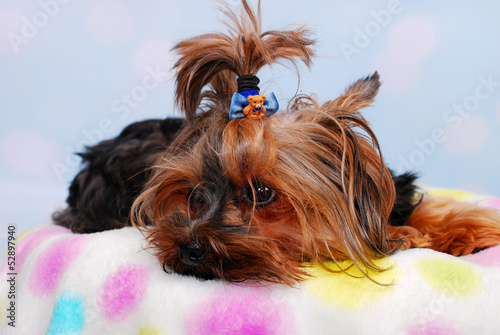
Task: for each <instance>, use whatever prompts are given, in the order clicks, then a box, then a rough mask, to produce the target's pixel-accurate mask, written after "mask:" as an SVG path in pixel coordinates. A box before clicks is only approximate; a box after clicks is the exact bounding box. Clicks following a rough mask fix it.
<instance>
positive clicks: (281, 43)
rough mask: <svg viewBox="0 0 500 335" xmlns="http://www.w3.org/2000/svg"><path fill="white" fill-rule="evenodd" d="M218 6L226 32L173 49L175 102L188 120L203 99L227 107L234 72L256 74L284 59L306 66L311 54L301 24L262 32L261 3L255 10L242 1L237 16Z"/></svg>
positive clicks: (310, 43)
mask: <svg viewBox="0 0 500 335" xmlns="http://www.w3.org/2000/svg"><path fill="white" fill-rule="evenodd" d="M219 10H220V11H221V12H222V13H223V14H224V16H225V17H226V21H225V24H226V26H227V27H228V33H226V34H224V33H210V34H203V35H198V36H195V37H192V38H189V39H186V40H184V41H181V42H180V43H178V44H177V45H176V46H174V48H173V49H174V50H175V51H176V52H177V53H178V55H179V59H178V61H177V63H176V64H175V66H174V68H175V70H176V91H175V95H176V104H177V105H178V107H179V108H180V109H181V111H183V112H184V113H185V114H186V117H187V119H188V121H193V120H194V119H195V117H196V115H197V112H198V110H199V107H200V104H201V100H202V99H203V98H208V99H218V101H212V105H213V103H215V104H219V105H220V104H221V103H222V104H223V105H224V104H227V106H229V101H230V99H231V94H232V92H235V91H236V90H237V86H236V85H237V84H236V76H238V77H240V76H243V75H256V73H257V72H258V71H259V70H260V69H261V68H262V67H263V66H265V65H272V64H273V63H276V62H279V61H283V60H286V61H290V62H292V63H293V64H296V61H297V59H299V60H301V61H303V62H304V63H305V64H306V65H307V66H308V67H309V66H310V64H311V59H312V57H313V56H314V50H313V45H314V40H313V39H312V38H311V35H312V34H311V32H310V31H309V30H308V29H306V28H305V27H298V28H295V29H289V30H271V31H266V32H262V22H261V19H262V13H261V7H260V1H259V2H258V6H257V11H256V12H255V11H254V10H253V9H252V8H251V6H250V5H249V4H248V2H247V1H246V0H242V10H241V14H240V15H237V14H236V13H235V12H234V11H233V10H231V9H230V8H229V6H228V5H227V4H225V3H221V4H220V6H219ZM221 79H225V80H221ZM207 86H208V90H209V93H208V94H206V93H205V92H204V89H205V88H206V87H207ZM228 88H229V89H228Z"/></svg>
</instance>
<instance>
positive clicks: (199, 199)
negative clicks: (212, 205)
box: [188, 188, 206, 210]
mask: <svg viewBox="0 0 500 335" xmlns="http://www.w3.org/2000/svg"><path fill="white" fill-rule="evenodd" d="M188 199H189V203H190V204H191V208H192V209H196V210H200V209H202V208H203V207H204V206H205V205H206V200H205V196H204V194H203V192H202V191H201V190H199V189H196V188H195V189H193V190H191V191H190V192H189V196H188Z"/></svg>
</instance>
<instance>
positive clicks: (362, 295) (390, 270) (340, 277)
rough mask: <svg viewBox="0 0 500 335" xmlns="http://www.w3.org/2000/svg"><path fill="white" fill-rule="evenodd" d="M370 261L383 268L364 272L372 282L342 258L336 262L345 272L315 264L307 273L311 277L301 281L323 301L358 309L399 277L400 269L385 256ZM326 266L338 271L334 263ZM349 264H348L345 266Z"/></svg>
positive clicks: (368, 303) (379, 294) (388, 291)
mask: <svg viewBox="0 0 500 335" xmlns="http://www.w3.org/2000/svg"><path fill="white" fill-rule="evenodd" d="M374 263H375V264H376V265H377V266H379V267H381V268H383V269H387V270H385V271H383V272H372V271H368V275H369V276H370V278H371V279H372V280H373V281H376V282H378V283H379V284H383V285H379V284H377V283H375V282H373V281H372V280H370V279H369V278H367V277H366V276H364V275H363V274H362V272H361V271H360V270H359V269H358V268H357V267H356V266H354V265H353V263H352V261H342V262H339V265H340V267H341V268H343V269H347V270H346V272H347V273H348V274H346V273H344V272H337V273H332V272H329V271H327V270H325V269H323V268H322V267H320V266H318V265H315V266H313V267H311V268H309V272H310V274H311V275H313V276H314V278H311V279H309V280H307V281H306V282H305V286H306V288H307V289H308V291H309V292H311V294H312V295H314V296H316V297H317V298H318V299H319V300H320V301H321V302H323V303H325V304H334V305H337V306H339V307H343V308H346V309H359V308H362V307H366V306H367V305H370V304H371V303H373V302H375V301H377V300H378V299H380V298H381V296H382V295H385V294H388V293H390V292H392V291H393V289H394V286H393V285H392V284H394V283H395V281H396V279H397V278H398V277H400V271H399V270H398V268H397V267H396V264H395V263H394V262H393V261H391V260H390V259H388V258H384V259H380V260H375V261H374ZM326 265H327V266H328V268H330V269H332V270H335V271H337V270H339V267H337V266H336V265H335V264H334V263H327V264H326ZM350 265H352V266H351V267H349V266H350Z"/></svg>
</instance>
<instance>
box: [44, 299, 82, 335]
mask: <svg viewBox="0 0 500 335" xmlns="http://www.w3.org/2000/svg"><path fill="white" fill-rule="evenodd" d="M84 325H85V306H84V302H83V298H82V297H81V296H77V295H72V294H70V293H65V294H63V295H62V296H61V297H60V298H59V299H57V301H56V304H55V306H54V310H53V312H52V318H51V320H50V324H49V328H48V329H47V333H46V335H66V334H70V335H79V334H82V333H83V329H84Z"/></svg>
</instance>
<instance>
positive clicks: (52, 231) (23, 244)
mask: <svg viewBox="0 0 500 335" xmlns="http://www.w3.org/2000/svg"><path fill="white" fill-rule="evenodd" d="M68 233H70V231H69V229H67V228H64V227H61V226H49V227H46V228H42V229H39V230H37V231H35V232H33V233H30V234H25V233H23V234H20V235H19V236H18V237H17V239H16V271H20V270H21V268H22V266H23V264H24V262H25V261H26V258H27V257H28V256H29V255H30V254H31V252H32V251H33V249H35V248H36V247H37V246H39V245H40V244H41V243H42V242H44V241H46V240H47V239H49V238H51V237H54V236H57V235H61V234H68ZM6 265H7V262H6V260H5V261H4V264H3V266H2V273H5V272H6V270H5V269H6Z"/></svg>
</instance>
